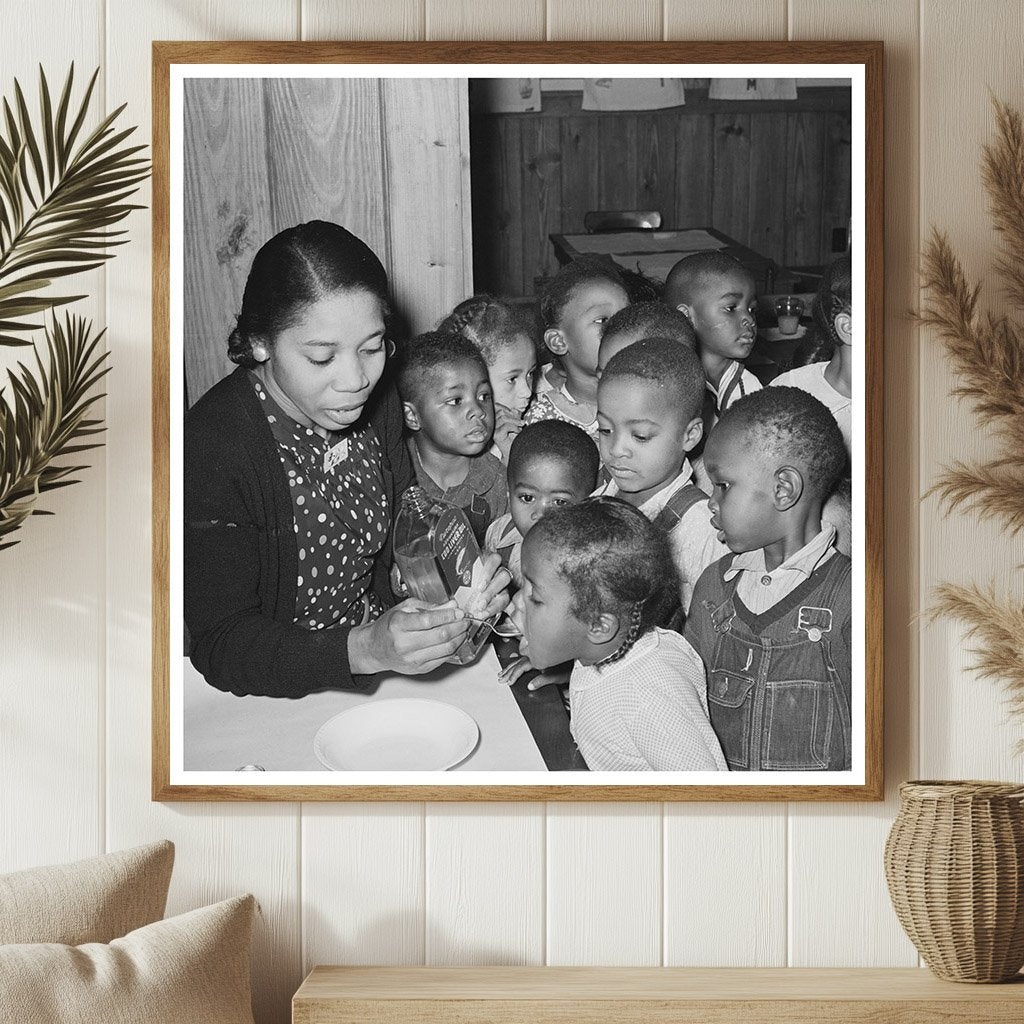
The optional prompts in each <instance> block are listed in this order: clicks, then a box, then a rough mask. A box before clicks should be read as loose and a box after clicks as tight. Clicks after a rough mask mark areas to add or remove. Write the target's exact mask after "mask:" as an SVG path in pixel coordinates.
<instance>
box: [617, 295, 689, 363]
mask: <svg viewBox="0 0 1024 1024" xmlns="http://www.w3.org/2000/svg"><path fill="white" fill-rule="evenodd" d="M642 338H668V339H669V340H670V341H675V342H677V343H678V344H680V345H685V346H686V347H687V348H690V349H692V350H693V351H694V352H696V351H697V335H696V334H695V333H694V331H693V325H692V324H691V323H690V321H689V320H688V319H687V318H686V316H685V315H684V314H682V313H680V312H679V310H677V309H670V308H669V307H668V306H666V305H665V303H664V302H636V303H634V304H633V305H632V306H626V308H625V309H620V310H619V311H618V313H616V314H615V316H613V317H612V318H611V319H610V320H608V321H607V322H606V323H605V325H604V327H603V328H602V329H601V347H600V349H599V350H598V355H597V376H598V379H600V377H601V374H602V373H603V372H604V368H605V366H607V365H608V360H609V359H611V357H612V356H614V355H615V354H616V353H617V352H621V351H622V350H623V349H624V348H628V347H629V346H630V345H632V344H633V343H634V342H637V341H640V340H641V339H642Z"/></svg>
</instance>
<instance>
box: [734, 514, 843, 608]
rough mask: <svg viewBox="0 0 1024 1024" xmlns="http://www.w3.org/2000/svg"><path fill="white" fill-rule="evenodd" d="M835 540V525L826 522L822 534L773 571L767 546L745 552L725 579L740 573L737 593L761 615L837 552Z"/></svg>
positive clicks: (737, 559) (749, 606) (739, 555)
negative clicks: (769, 567)
mask: <svg viewBox="0 0 1024 1024" xmlns="http://www.w3.org/2000/svg"><path fill="white" fill-rule="evenodd" d="M835 541H836V528H835V527H834V526H831V525H830V524H828V523H825V524H824V525H823V526H822V529H821V532H820V533H818V534H817V535H816V536H814V537H813V538H812V539H811V540H809V541H808V542H807V543H806V544H805V545H804V546H803V547H802V548H800V550H799V551H794V552H793V554H791V555H790V556H789V558H787V559H786V560H785V561H784V562H782V563H781V564H780V565H778V566H776V567H775V568H774V569H773V570H772V571H771V572H769V571H768V569H767V566H766V565H765V561H764V548H758V549H757V550H756V551H743V552H741V553H740V554H738V555H737V556H736V557H735V558H734V559H733V560H732V564H731V565H730V566H729V568H728V569H726V571H725V579H726V580H731V579H733V578H734V577H735V576H737V575H739V580H738V581H737V583H736V596H737V597H738V598H739V599H740V600H741V601H742V602H743V604H744V605H745V606H746V607H747V608H748V609H749V610H750V611H751V612H753V613H754V615H760V614H761V613H762V612H766V611H768V609H769V608H771V607H773V606H774V605H776V604H778V603H779V601H781V600H782V599H783V598H784V597H785V596H786V595H787V594H791V593H792V592H793V591H794V590H795V589H796V588H797V587H798V586H800V584H801V583H803V581H804V580H805V579H807V578H808V577H809V576H810V575H811V573H812V572H814V570H815V569H817V567H818V566H819V565H822V564H823V563H825V562H827V561H828V560H829V559H830V558H831V557H832V556H833V555H834V554H835V553H836V548H835Z"/></svg>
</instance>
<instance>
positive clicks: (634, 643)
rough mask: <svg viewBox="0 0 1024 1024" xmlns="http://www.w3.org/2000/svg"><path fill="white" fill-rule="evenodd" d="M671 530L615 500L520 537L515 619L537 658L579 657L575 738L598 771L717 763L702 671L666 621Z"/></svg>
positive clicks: (547, 521)
mask: <svg viewBox="0 0 1024 1024" xmlns="http://www.w3.org/2000/svg"><path fill="white" fill-rule="evenodd" d="M672 575H673V574H672V561H671V558H670V557H669V552H668V544H667V542H666V540H665V537H664V536H663V535H662V534H661V533H660V532H659V531H658V530H656V529H655V528H654V526H652V525H651V523H649V522H648V521H647V520H646V519H645V518H644V517H643V516H642V515H641V514H640V513H639V512H637V511H636V509H634V508H632V507H630V506H629V505H627V504H626V503H625V502H623V501H619V500H618V499H617V498H588V499H587V500H585V501H582V502H580V503H579V504H578V505H573V506H570V507H569V508H562V509H555V510H554V511H552V512H549V513H548V514H547V515H545V516H544V517H543V518H542V519H541V520H540V522H538V523H537V525H536V526H535V527H534V528H533V529H532V530H531V531H530V533H529V535H528V536H527V538H526V540H525V541H524V542H523V589H522V590H521V591H520V592H519V593H518V594H517V595H516V598H515V602H514V606H513V607H514V610H513V613H512V618H513V621H515V623H516V625H517V626H518V627H519V628H520V629H521V630H522V632H523V641H522V644H521V647H520V649H521V650H522V651H523V652H524V653H525V654H526V655H527V656H528V657H529V659H530V661H531V663H532V664H533V665H535V666H536V667H537V668H541V669H544V668H548V667H550V666H552V665H559V664H561V663H563V662H566V661H570V660H571V661H574V662H575V664H574V665H573V669H572V675H571V676H570V679H569V704H570V710H571V728H572V735H573V738H574V739H575V740H576V743H577V745H578V746H579V748H580V753H581V754H582V755H583V758H584V760H585V761H586V762H587V767H588V768H590V770H591V771H721V770H723V769H725V767H726V765H725V760H724V758H723V757H722V752H721V748H720V747H719V744H718V741H717V739H716V738H715V734H714V732H713V731H712V728H711V725H710V723H709V721H708V711H707V696H706V687H705V683H704V669H703V666H702V665H701V662H700V658H698V657H697V655H696V653H695V652H694V651H693V649H692V648H691V647H690V645H689V644H688V643H687V641H686V640H685V639H684V638H683V637H682V636H680V635H679V634H678V633H674V632H671V631H669V630H665V629H659V628H657V627H656V624H657V623H658V622H660V621H662V617H663V615H664V613H665V610H666V608H667V607H668V606H669V605H670V604H671V602H672V601H674V599H675V590H676V583H675V581H674V580H673V579H672Z"/></svg>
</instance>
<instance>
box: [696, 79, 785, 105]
mask: <svg viewBox="0 0 1024 1024" xmlns="http://www.w3.org/2000/svg"><path fill="white" fill-rule="evenodd" d="M708 99H709V100H795V99H796V79H795V78H712V79H711V84H710V85H709V86H708Z"/></svg>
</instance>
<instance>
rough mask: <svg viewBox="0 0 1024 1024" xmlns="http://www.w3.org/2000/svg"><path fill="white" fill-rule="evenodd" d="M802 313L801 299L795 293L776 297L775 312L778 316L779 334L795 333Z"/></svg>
mask: <svg viewBox="0 0 1024 1024" xmlns="http://www.w3.org/2000/svg"><path fill="white" fill-rule="evenodd" d="M803 313H804V302H803V299H799V298H797V297H796V296H795V295H783V296H781V297H780V298H778V299H776V300H775V314H776V316H777V317H778V318H779V334H789V335H792V334H796V332H797V329H798V328H799V326H800V317H801V316H803Z"/></svg>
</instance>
